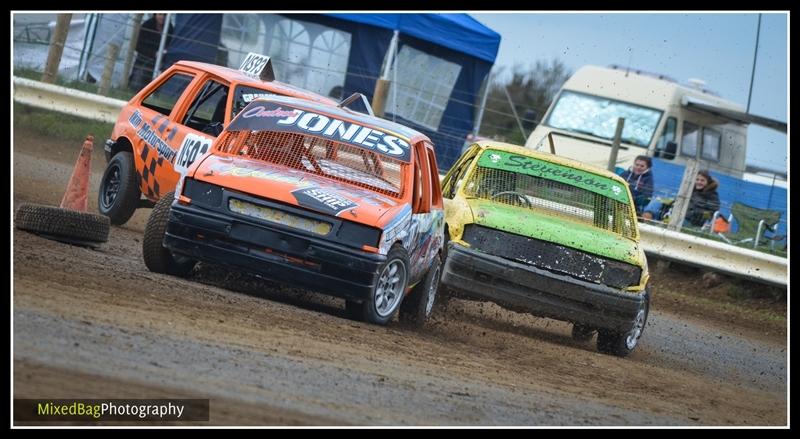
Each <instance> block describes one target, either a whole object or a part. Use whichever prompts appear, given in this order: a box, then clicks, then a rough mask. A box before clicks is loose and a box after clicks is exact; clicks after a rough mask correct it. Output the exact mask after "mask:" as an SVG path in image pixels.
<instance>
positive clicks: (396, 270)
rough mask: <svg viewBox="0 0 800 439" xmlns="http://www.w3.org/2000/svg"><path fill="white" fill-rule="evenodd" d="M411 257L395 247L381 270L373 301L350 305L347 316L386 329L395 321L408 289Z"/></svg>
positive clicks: (373, 291)
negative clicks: (383, 326) (385, 326)
mask: <svg viewBox="0 0 800 439" xmlns="http://www.w3.org/2000/svg"><path fill="white" fill-rule="evenodd" d="M408 267H409V265H408V253H406V250H405V249H404V248H403V247H401V246H399V245H395V246H394V247H392V249H391V250H389V254H388V255H387V257H386V262H384V263H383V265H381V267H380V268H379V269H378V281H377V282H376V283H375V286H374V287H373V288H372V294H370V297H369V299H367V300H365V301H364V302H361V303H358V302H353V301H349V300H348V301H347V302H346V304H345V305H346V308H347V313H348V314H349V315H350V316H351V317H353V318H355V319H358V320H363V321H365V322H367V323H374V324H376V325H385V324H387V323H389V321H390V320H392V317H394V314H395V312H397V309H398V308H399V307H400V302H401V301H402V300H403V293H405V291H406V287H407V286H408Z"/></svg>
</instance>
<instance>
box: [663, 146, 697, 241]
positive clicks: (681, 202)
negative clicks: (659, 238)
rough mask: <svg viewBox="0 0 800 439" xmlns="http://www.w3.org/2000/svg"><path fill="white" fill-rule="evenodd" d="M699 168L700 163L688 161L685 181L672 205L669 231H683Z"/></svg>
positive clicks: (682, 182) (682, 181)
mask: <svg viewBox="0 0 800 439" xmlns="http://www.w3.org/2000/svg"><path fill="white" fill-rule="evenodd" d="M699 168H700V162H698V161H697V160H695V159H688V160H687V161H686V170H685V171H684V172H683V180H681V187H680V189H679V190H678V195H676V196H675V204H673V205H672V215H671V216H670V217H669V225H668V226H667V228H668V229H671V230H680V229H681V226H682V225H683V219H684V218H686V212H687V211H688V210H689V200H690V199H691V198H692V191H694V179H695V177H697V171H699Z"/></svg>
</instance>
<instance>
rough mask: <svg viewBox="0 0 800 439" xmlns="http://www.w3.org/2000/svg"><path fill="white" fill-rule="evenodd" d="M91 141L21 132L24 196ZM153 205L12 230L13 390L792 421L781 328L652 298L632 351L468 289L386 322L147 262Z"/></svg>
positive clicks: (269, 288) (537, 414)
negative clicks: (80, 225) (777, 331)
mask: <svg viewBox="0 0 800 439" xmlns="http://www.w3.org/2000/svg"><path fill="white" fill-rule="evenodd" d="M101 140H103V139H101ZM101 140H98V141H97V142H96V145H95V154H94V156H93V164H92V168H93V171H94V175H93V176H92V182H91V188H92V190H93V192H92V193H91V194H90V210H91V211H96V196H97V194H96V191H97V189H96V188H97V186H98V183H99V178H100V175H101V173H102V170H103V167H104V164H105V160H104V159H103V156H102V146H101ZM79 148H80V143H79V142H78V143H77V144H68V143H66V142H60V141H52V140H45V139H41V138H35V137H30V136H27V135H26V134H25V133H20V132H17V133H16V134H15V141H14V208H15V209H16V207H17V206H18V205H19V203H22V202H36V203H42V204H52V205H57V204H58V202H59V200H60V197H61V195H62V194H63V190H64V189H63V188H64V184H65V182H66V181H67V179H68V178H69V174H70V172H71V169H72V166H73V164H74V160H75V159H76V158H77V154H78V151H79ZM148 214H149V210H146V209H142V210H140V211H139V212H137V214H136V215H135V216H134V218H133V219H132V221H131V222H129V223H128V224H127V225H126V226H124V227H113V226H112V229H111V233H110V237H109V242H108V243H106V244H103V245H102V246H100V247H99V248H97V249H94V250H92V249H89V248H84V247H78V246H71V245H67V244H62V243H58V242H55V241H50V240H47V239H44V238H41V237H39V236H36V235H32V234H29V233H26V232H22V231H19V230H14V232H13V264H14V266H13V282H14V291H13V292H14V298H13V334H14V337H13V342H14V345H13V355H14V357H13V358H14V362H13V364H14V372H13V374H14V375H13V385H14V388H13V392H14V397H15V398H75V397H80V398H168V397H169V398H172V397H174V398H209V399H210V400H211V419H210V422H209V423H201V424H204V425H207V424H226V425H240V424H242V425H249V424H268V425H275V424H277V425H309V424H310V425H319V424H322V425H352V424H356V425H523V426H525V425H786V422H787V419H786V403H787V393H786V392H787V389H786V382H787V370H786V349H785V348H786V343H785V340H784V339H781V338H766V339H765V338H764V337H757V338H756V337H748V336H747V334H740V333H738V332H733V331H730V330H728V329H723V328H720V327H716V326H712V325H711V324H702V323H700V322H697V321H696V320H687V319H685V318H683V317H681V316H679V315H675V314H670V313H666V312H662V311H659V310H658V309H657V308H655V309H654V310H653V312H651V315H650V320H649V322H648V326H647V328H646V330H645V332H644V335H643V338H642V340H641V345H640V346H639V347H638V348H637V350H636V351H635V352H634V354H633V355H631V357H629V358H627V359H619V358H615V357H611V356H607V355H603V354H600V353H598V352H597V351H596V349H595V347H594V343H593V342H592V343H578V342H575V341H573V340H572V339H571V338H570V336H569V332H570V326H569V325H568V324H565V323H561V322H556V321H551V320H547V319H540V318H535V317H532V316H528V315H524V314H519V313H513V312H510V311H506V310H504V309H502V308H500V307H497V306H495V305H492V304H480V303H474V302H468V301H461V300H453V301H452V302H451V303H450V304H449V306H448V307H447V308H446V309H438V310H437V313H436V315H435V318H434V319H433V321H432V322H431V324H430V325H428V326H427V327H426V328H424V329H421V330H414V329H411V328H407V327H404V326H403V325H400V324H399V323H397V322H394V324H392V325H390V326H388V327H379V326H373V325H368V324H365V323H361V322H355V321H352V320H348V319H346V317H345V313H344V304H343V301H341V300H338V299H333V298H329V297H325V296H322V295H317V294H313V293H308V292H302V291H298V290H293V289H291V288H287V287H281V286H277V285H274V284H272V283H270V282H267V281H264V280H260V279H256V278H253V277H250V276H246V275H242V274H237V273H228V272H226V271H223V270H221V269H218V268H216V267H211V266H207V265H206V266H203V265H201V266H199V267H198V268H196V269H195V271H194V272H193V273H192V275H191V276H190V277H189V279H180V278H176V277H171V276H165V275H159V274H154V273H151V272H149V271H148V270H147V268H146V267H145V266H144V263H143V261H142V259H141V240H142V231H143V228H144V223H145V221H146V219H147V215H148Z"/></svg>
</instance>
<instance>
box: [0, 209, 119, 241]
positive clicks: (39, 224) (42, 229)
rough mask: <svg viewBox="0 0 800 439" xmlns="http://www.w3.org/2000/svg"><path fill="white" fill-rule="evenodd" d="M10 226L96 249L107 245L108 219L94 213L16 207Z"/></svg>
mask: <svg viewBox="0 0 800 439" xmlns="http://www.w3.org/2000/svg"><path fill="white" fill-rule="evenodd" d="M14 224H15V226H16V227H17V228H18V229H20V230H26V231H28V232H33V233H36V234H39V235H43V236H45V237H47V238H51V239H54V240H56V241H61V242H66V243H69V244H79V245H89V246H92V245H97V244H99V243H102V242H106V241H108V229H109V223H108V218H106V217H104V216H102V215H98V214H96V213H89V212H78V211H76V210H71V209H62V208H60V207H55V206H43V205H41V204H29V203H24V204H20V206H19V208H18V209H17V214H16V216H15V217H14Z"/></svg>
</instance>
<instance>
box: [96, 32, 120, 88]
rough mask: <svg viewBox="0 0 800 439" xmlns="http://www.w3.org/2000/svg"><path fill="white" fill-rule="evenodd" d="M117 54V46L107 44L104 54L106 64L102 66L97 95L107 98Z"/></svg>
mask: <svg viewBox="0 0 800 439" xmlns="http://www.w3.org/2000/svg"><path fill="white" fill-rule="evenodd" d="M118 54H119V46H118V45H116V44H109V45H108V51H107V54H106V64H105V66H103V76H102V77H101V78H100V85H99V86H98V87H97V93H98V94H100V95H102V96H107V95H108V90H109V89H110V88H111V78H112V77H113V76H114V66H115V65H116V64H117V55H118Z"/></svg>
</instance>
